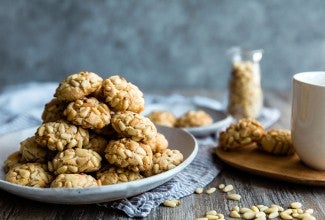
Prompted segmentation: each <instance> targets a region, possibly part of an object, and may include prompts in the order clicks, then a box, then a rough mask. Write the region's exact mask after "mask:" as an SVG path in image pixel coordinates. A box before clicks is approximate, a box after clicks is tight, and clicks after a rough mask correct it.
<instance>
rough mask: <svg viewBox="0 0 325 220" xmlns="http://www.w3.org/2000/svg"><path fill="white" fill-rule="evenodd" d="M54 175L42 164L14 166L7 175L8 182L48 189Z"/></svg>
mask: <svg viewBox="0 0 325 220" xmlns="http://www.w3.org/2000/svg"><path fill="white" fill-rule="evenodd" d="M52 179H53V177H52V175H51V174H50V173H49V172H48V171H47V169H46V165H44V164H40V163H25V164H19V165H17V166H14V167H13V168H11V169H10V170H9V172H8V173H7V175H6V181H8V182H11V183H15V184H19V185H22V186H31V187H40V188H45V187H48V186H49V185H50V183H51V181H52Z"/></svg>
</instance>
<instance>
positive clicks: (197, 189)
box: [195, 188, 203, 194]
mask: <svg viewBox="0 0 325 220" xmlns="http://www.w3.org/2000/svg"><path fill="white" fill-rule="evenodd" d="M195 193H196V194H201V193H203V188H196V189H195Z"/></svg>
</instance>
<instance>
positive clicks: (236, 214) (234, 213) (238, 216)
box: [229, 210, 240, 218]
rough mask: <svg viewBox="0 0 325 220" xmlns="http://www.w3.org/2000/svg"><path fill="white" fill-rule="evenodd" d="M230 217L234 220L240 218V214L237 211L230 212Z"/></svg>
mask: <svg viewBox="0 0 325 220" xmlns="http://www.w3.org/2000/svg"><path fill="white" fill-rule="evenodd" d="M229 216H230V217H232V218H240V214H239V213H238V212H237V211H235V210H232V211H231V212H230V214H229Z"/></svg>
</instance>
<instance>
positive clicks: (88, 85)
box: [54, 71, 103, 102]
mask: <svg viewBox="0 0 325 220" xmlns="http://www.w3.org/2000/svg"><path fill="white" fill-rule="evenodd" d="M102 82H103V79H102V78H101V77H100V76H98V75H97V74H96V73H92V72H88V71H83V72H79V73H75V74H72V75H69V76H68V77H66V78H65V79H64V80H63V81H62V82H61V83H60V85H59V86H58V88H57V89H56V91H55V94H54V96H55V97H57V98H58V99H59V100H62V101H69V102H71V101H75V100H78V99H81V98H83V97H86V96H88V95H90V94H91V93H95V92H96V91H98V90H100V89H101V86H102Z"/></svg>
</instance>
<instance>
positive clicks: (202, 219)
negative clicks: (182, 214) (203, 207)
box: [195, 217, 208, 220]
mask: <svg viewBox="0 0 325 220" xmlns="http://www.w3.org/2000/svg"><path fill="white" fill-rule="evenodd" d="M195 220H208V218H205V217H203V218H196V219H195Z"/></svg>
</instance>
